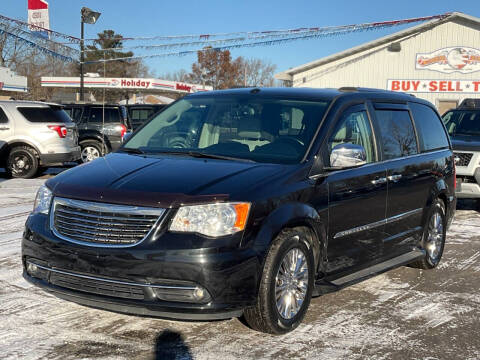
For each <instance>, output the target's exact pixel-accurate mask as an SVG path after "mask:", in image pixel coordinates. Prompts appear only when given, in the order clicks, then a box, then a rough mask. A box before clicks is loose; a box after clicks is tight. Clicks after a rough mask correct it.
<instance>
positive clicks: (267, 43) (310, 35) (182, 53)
mask: <svg viewBox="0 0 480 360" xmlns="http://www.w3.org/2000/svg"><path fill="white" fill-rule="evenodd" d="M429 18H430V17H429ZM418 21H421V20H418ZM374 24H375V25H374V26H365V24H363V25H357V26H356V27H350V26H349V27H344V28H343V29H341V30H335V31H330V32H320V33H318V32H313V33H311V32H310V33H307V34H306V35H301V36H292V37H285V38H280V39H271V40H266V41H258V42H249V43H241V44H230V45H224V46H218V47H210V48H208V49H205V48H201V49H196V50H186V51H179V52H170V53H160V54H152V55H140V56H130V57H119V58H112V59H102V60H94V61H87V62H85V64H94V63H103V62H112V61H118V60H123V61H125V60H139V59H147V58H154V57H170V56H186V55H189V54H195V53H197V52H198V51H205V50H230V49H237V48H250V47H257V46H271V45H277V44H281V43H287V42H291V41H296V40H308V39H314V38H322V37H330V36H339V35H344V34H348V33H352V32H359V31H369V30H373V29H380V28H388V27H392V26H398V25H401V24H403V22H402V23H399V22H398V21H395V22H383V23H374ZM370 25H371V24H370Z"/></svg>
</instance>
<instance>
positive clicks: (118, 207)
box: [49, 197, 166, 248]
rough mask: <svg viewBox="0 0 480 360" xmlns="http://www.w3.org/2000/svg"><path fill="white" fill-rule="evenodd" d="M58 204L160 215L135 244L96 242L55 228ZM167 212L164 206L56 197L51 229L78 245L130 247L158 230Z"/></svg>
mask: <svg viewBox="0 0 480 360" xmlns="http://www.w3.org/2000/svg"><path fill="white" fill-rule="evenodd" d="M56 204H61V205H67V206H74V207H78V208H81V209H85V210H92V211H99V212H101V211H104V212H109V213H114V212H119V213H122V214H129V215H156V216H158V218H157V220H156V221H155V223H154V224H152V227H151V228H150V230H149V231H148V233H147V234H145V236H144V237H143V238H142V239H141V240H140V241H138V242H136V243H133V244H100V243H94V242H89V241H79V240H75V239H72V238H70V237H68V236H64V235H62V234H60V233H59V232H58V231H57V229H56V228H55V206H56ZM165 212H166V209H162V208H150V207H139V206H126V205H115V204H104V203H97V202H90V201H83V200H74V199H67V198H61V197H54V198H53V200H52V204H51V206H50V215H49V218H50V230H52V232H53V234H54V235H55V236H56V237H58V238H60V239H62V240H65V241H68V242H71V243H74V244H78V245H83V246H89V247H102V248H129V247H133V246H137V245H140V244H141V243H142V242H143V241H145V239H146V238H147V237H148V236H150V234H152V233H153V232H155V231H156V229H157V228H158V226H159V224H160V223H161V222H162V221H163V219H164V216H163V215H164V214H165Z"/></svg>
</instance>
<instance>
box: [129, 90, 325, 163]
mask: <svg viewBox="0 0 480 360" xmlns="http://www.w3.org/2000/svg"><path fill="white" fill-rule="evenodd" d="M328 104H329V101H326V100H320V101H301V100H286V99H276V98H275V99H273V98H272V99H268V98H260V97H257V98H252V97H243V98H242V97H238V96H236V97H224V96H222V97H213V96H212V97H206V96H202V97H198V98H186V99H182V100H180V101H178V102H176V103H175V104H173V105H172V106H170V107H169V108H167V109H166V110H164V111H163V112H161V113H159V114H158V115H157V116H156V117H154V118H153V119H152V120H151V121H150V122H149V123H148V124H147V125H145V126H144V127H143V128H142V129H140V130H139V131H138V132H137V133H135V134H134V135H133V136H132V137H131V138H130V140H129V141H128V142H127V143H126V144H125V146H124V147H125V148H126V150H131V149H135V150H138V151H141V152H142V153H175V154H180V155H181V154H182V153H185V154H186V155H188V154H189V153H191V154H192V153H195V154H196V155H198V154H205V155H216V156H224V157H229V158H236V159H245V160H253V161H257V162H269V163H284V164H288V163H290V164H291V163H298V162H300V161H301V159H302V158H303V156H304V155H305V152H306V151H307V149H308V147H309V145H310V143H311V141H312V139H313V137H314V135H315V132H316V130H317V128H318V126H319V124H320V121H321V119H322V117H323V115H324V114H325V111H326V109H327V107H328Z"/></svg>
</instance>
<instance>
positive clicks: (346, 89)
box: [338, 86, 416, 97]
mask: <svg viewBox="0 0 480 360" xmlns="http://www.w3.org/2000/svg"><path fill="white" fill-rule="evenodd" d="M338 91H343V92H356V91H358V92H380V93H382V92H386V93H392V92H396V91H392V90H385V89H376V88H366V87H355V86H342V87H341V88H338ZM402 94H405V95H410V96H412V97H416V96H415V95H413V94H410V93H402Z"/></svg>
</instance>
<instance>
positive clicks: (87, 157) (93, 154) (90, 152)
mask: <svg viewBox="0 0 480 360" xmlns="http://www.w3.org/2000/svg"><path fill="white" fill-rule="evenodd" d="M99 157H100V152H99V151H98V149H97V148H95V147H93V146H85V147H84V148H83V150H82V162H84V163H86V162H89V161H92V160H95V159H97V158H99Z"/></svg>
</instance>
